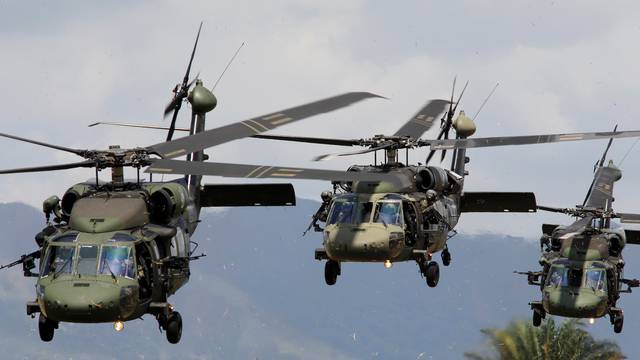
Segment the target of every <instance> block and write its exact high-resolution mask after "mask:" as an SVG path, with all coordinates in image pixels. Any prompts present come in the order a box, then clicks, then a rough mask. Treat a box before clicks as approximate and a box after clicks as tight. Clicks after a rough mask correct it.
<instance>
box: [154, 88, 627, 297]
mask: <svg viewBox="0 0 640 360" xmlns="http://www.w3.org/2000/svg"><path fill="white" fill-rule="evenodd" d="M467 84H468V83H467ZM466 87H467V85H465V87H464V88H463V90H462V91H461V93H460V95H459V96H458V98H457V100H456V101H454V92H455V80H454V83H453V89H454V90H453V91H452V94H451V99H450V100H449V101H447V100H430V101H428V102H427V103H426V105H425V106H424V107H423V108H422V109H420V110H419V111H418V112H417V113H416V114H415V115H414V116H413V117H412V118H410V119H409V121H408V122H407V123H406V124H405V125H403V126H402V127H401V128H400V129H399V130H398V131H396V132H395V133H394V134H393V135H392V136H385V135H376V136H374V137H372V138H365V139H351V140H347V139H327V138H311V137H296V136H282V135H268V134H261V135H256V136H255V137H257V138H262V139H271V140H282V141H294V142H303V143H314V144H327V145H337V146H363V147H366V148H367V149H364V150H359V151H354V152H347V153H339V154H328V155H322V156H318V157H316V158H315V160H327V159H330V158H334V157H337V156H350V155H358V154H365V153H373V154H374V164H373V165H353V166H351V167H350V168H349V169H348V171H349V172H354V173H358V174H376V175H382V174H385V175H394V176H395V177H396V181H395V182H394V183H389V182H384V181H383V182H375V183H372V182H366V181H356V182H349V183H345V182H333V189H332V190H330V191H325V192H323V193H322V195H321V199H322V204H321V206H320V208H319V209H318V211H317V212H316V214H315V215H313V220H312V222H311V224H310V225H309V228H308V229H307V231H308V230H309V229H310V228H312V227H313V228H314V229H315V230H316V231H318V232H322V233H323V247H322V248H319V249H316V251H315V258H316V259H317V260H320V261H322V260H326V263H325V270H324V276H325V282H326V284H327V285H334V284H335V283H336V281H337V277H338V276H339V275H341V272H342V271H341V265H340V264H341V263H342V262H381V263H383V264H384V266H385V268H390V267H391V266H392V265H393V263H395V262H401V261H415V262H416V263H417V265H418V268H419V271H420V274H421V275H422V276H423V277H424V278H425V279H426V282H427V285H428V286H429V287H435V286H437V284H438V282H439V278H440V269H439V266H438V263H437V262H436V261H434V260H433V254H434V253H436V252H439V251H441V259H442V263H443V265H445V266H448V265H449V264H450V263H451V253H450V251H449V249H448V247H447V241H448V240H449V239H450V238H451V237H452V236H454V235H455V234H456V232H455V230H454V228H455V226H456V224H457V223H458V220H459V218H460V215H461V214H462V213H464V212H500V213H502V212H535V211H536V201H535V196H534V194H533V193H530V192H464V191H463V186H464V179H465V176H466V175H468V171H467V170H466V169H465V166H466V164H467V163H468V162H469V158H468V157H467V156H466V149H467V148H476V147H491V146H504V145H525V144H539V143H553V142H562V141H575V140H592V139H607V138H609V137H628V136H638V135H640V132H638V131H634V132H616V131H614V132H604V133H573V134H551V135H528V136H508V137H489V138H475V139H472V138H469V137H470V136H472V135H473V134H474V133H475V131H476V125H475V123H474V119H471V118H469V117H468V116H466V115H465V113H464V111H460V112H459V113H458V115H457V116H456V117H455V120H454V114H456V109H457V107H458V105H459V104H460V100H461V98H462V95H463V93H464V91H465V89H466ZM494 90H495V88H494ZM492 93H493V91H492ZM490 96H491V93H490V94H489V96H488V97H487V99H485V101H484V102H483V105H484V104H485V103H486V101H487V100H488V98H489V97H490ZM481 108H482V107H481ZM445 110H446V112H445ZM443 112H444V115H443V117H442V118H441V129H440V132H439V134H438V137H437V139H436V140H423V139H420V137H421V136H422V135H423V134H424V133H425V132H426V131H427V130H429V129H430V128H431V127H432V126H433V124H434V120H435V119H436V118H437V117H438V116H439V115H440V114H441V113H443ZM476 116H477V115H476ZM474 118H475V116H474ZM452 128H453V129H454V130H455V131H456V138H455V139H449V132H450V130H451V129H452ZM423 146H430V148H431V151H430V152H429V155H428V157H427V159H426V162H425V165H421V164H417V165H410V164H409V156H408V151H409V150H410V149H415V148H419V147H423ZM401 149H404V150H405V154H406V157H405V161H406V162H405V163H401V162H399V161H398V160H399V159H398V151H399V150H401ZM438 150H441V151H442V156H441V161H442V160H444V158H445V154H446V151H447V150H453V151H454V153H453V157H452V162H451V167H450V169H446V168H442V167H438V166H428V165H427V164H428V163H429V161H430V159H431V158H432V157H433V156H434V153H435V152H436V151H438ZM377 151H384V152H385V157H384V162H382V163H380V164H379V163H378V161H377ZM165 163H166V162H165V161H162V164H163V166H164V164H165ZM199 165H201V164H193V165H191V164H190V169H189V170H196V171H198V172H197V173H198V174H206V172H205V171H200V170H201V169H200V168H198V169H194V168H195V167H197V166H199ZM205 165H206V166H207V169H210V170H216V167H211V165H209V164H205ZM149 170H150V171H153V170H154V169H153V167H151V168H150V169H149ZM181 170H186V169H184V168H183V169H181ZM318 222H323V223H324V227H321V226H320V225H319V224H318ZM305 233H306V232H305Z"/></svg>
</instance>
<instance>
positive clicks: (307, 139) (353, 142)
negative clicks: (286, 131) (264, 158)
mask: <svg viewBox="0 0 640 360" xmlns="http://www.w3.org/2000/svg"><path fill="white" fill-rule="evenodd" d="M251 137H252V138H257V139H268V140H280V141H293V142H303V143H309V144H323V145H338V146H356V145H359V144H360V142H361V140H356V139H353V140H348V139H344V140H343V139H329V138H316V137H305V136H287V135H253V136H251Z"/></svg>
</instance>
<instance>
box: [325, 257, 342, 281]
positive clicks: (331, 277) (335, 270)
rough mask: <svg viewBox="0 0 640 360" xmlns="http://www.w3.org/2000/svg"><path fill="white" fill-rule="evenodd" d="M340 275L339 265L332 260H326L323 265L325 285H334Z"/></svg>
mask: <svg viewBox="0 0 640 360" xmlns="http://www.w3.org/2000/svg"><path fill="white" fill-rule="evenodd" d="M338 275H340V263H339V262H337V261H334V260H327V262H326V263H325V264H324V281H325V282H326V283H327V285H335V283H336V281H338Z"/></svg>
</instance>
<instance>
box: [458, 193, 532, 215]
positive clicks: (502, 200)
mask: <svg viewBox="0 0 640 360" xmlns="http://www.w3.org/2000/svg"><path fill="white" fill-rule="evenodd" d="M461 203H462V206H461V210H460V211H461V212H535V211H536V196H535V195H534V194H533V193H532V192H465V193H464V194H462V202H461Z"/></svg>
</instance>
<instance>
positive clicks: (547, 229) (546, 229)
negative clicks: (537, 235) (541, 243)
mask: <svg viewBox="0 0 640 360" xmlns="http://www.w3.org/2000/svg"><path fill="white" fill-rule="evenodd" d="M558 226H560V225H555V224H542V233H543V234H545V235H549V236H551V234H553V230H555V229H557V228H558Z"/></svg>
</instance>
